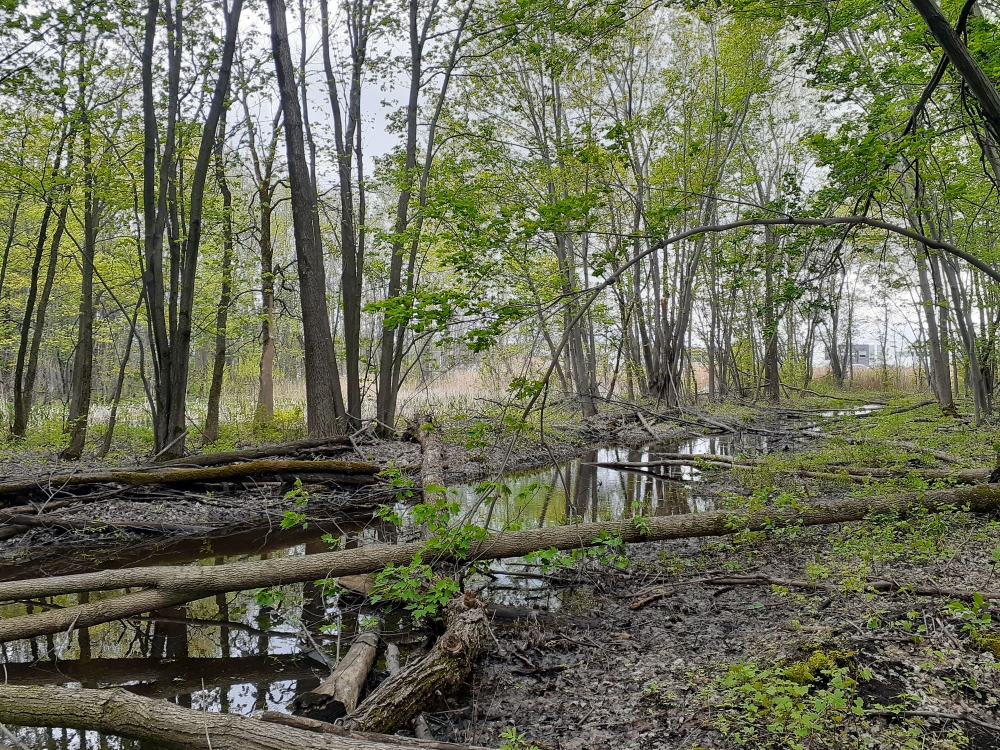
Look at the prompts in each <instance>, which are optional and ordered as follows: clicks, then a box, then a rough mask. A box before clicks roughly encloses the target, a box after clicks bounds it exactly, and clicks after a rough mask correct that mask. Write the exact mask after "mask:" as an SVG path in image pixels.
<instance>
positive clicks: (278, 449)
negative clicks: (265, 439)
mask: <svg viewBox="0 0 1000 750" xmlns="http://www.w3.org/2000/svg"><path fill="white" fill-rule="evenodd" d="M332 445H336V446H342V447H344V448H352V447H353V445H354V444H353V443H352V442H351V439H350V438H349V437H327V438H309V439H307V440H296V441H295V442H292V443H282V444H281V445H270V446H264V447H262V448H248V449H247V450H242V451H223V452H219V453H200V454H198V455H196V456H183V457H182V458H175V459H173V460H170V461H163V462H162V463H158V464H154V466H221V465H223V464H232V463H236V462H237V461H253V460H254V459H258V458H269V457H271V456H294V455H295V454H297V453H303V452H306V451H308V450H309V449H311V448H324V447H326V446H332ZM324 452H325V451H324Z"/></svg>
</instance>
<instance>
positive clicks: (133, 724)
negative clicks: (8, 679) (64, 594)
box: [0, 685, 426, 750]
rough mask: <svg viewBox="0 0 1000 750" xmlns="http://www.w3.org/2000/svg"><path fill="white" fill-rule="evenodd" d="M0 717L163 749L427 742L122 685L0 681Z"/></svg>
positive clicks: (345, 748)
mask: <svg viewBox="0 0 1000 750" xmlns="http://www.w3.org/2000/svg"><path fill="white" fill-rule="evenodd" d="M0 722H2V723H4V724H14V725H17V726H34V727H66V728H70V729H81V730H87V729H90V730H95V731H98V732H105V733H107V734H116V735H121V736H123V737H131V738H134V739H138V740H144V741H148V742H151V743H155V744H156V746H157V747H162V748H165V749H166V750H401V748H414V750H416V749H417V748H424V747H426V746H424V745H421V744H418V743H416V742H414V741H411V740H407V739H406V738H405V737H386V738H384V739H382V740H376V739H368V738H365V739H359V738H357V737H352V736H343V735H337V734H318V733H316V732H311V731H307V730H305V729H299V728H295V727H289V726H280V725H277V724H271V723H268V722H266V721H258V720H257V719H251V718H248V717H246V716H240V715H239V714H218V713H208V712H206V711H194V710H192V709H190V708H183V707H182V706H178V705H177V704H175V703H171V702H169V701H163V700H154V699H151V698H144V697H143V696H140V695H135V694H134V693H130V692H128V691H127V690H125V689H124V688H115V689H113V690H88V689H71V688H62V687H48V686H25V685H0Z"/></svg>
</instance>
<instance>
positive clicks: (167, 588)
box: [0, 484, 1000, 642]
mask: <svg viewBox="0 0 1000 750" xmlns="http://www.w3.org/2000/svg"><path fill="white" fill-rule="evenodd" d="M953 508H960V509H964V510H969V511H972V512H977V513H981V512H989V511H993V510H997V509H1000V484H987V485H978V486H974V487H959V488H956V489H949V490H931V491H927V492H920V493H908V494H902V495H896V496H892V497H883V498H866V497H858V498H847V499H844V500H839V501H836V502H829V503H816V504H813V505H802V506H798V507H768V508H763V509H761V510H759V511H756V512H754V513H749V514H747V515H746V516H740V515H739V513H738V512H737V511H734V510H719V511H710V512H707V513H692V514H688V515H679V516H653V517H650V518H646V519H643V523H642V524H638V525H637V524H635V523H633V522H632V520H631V519H624V520H621V521H609V522H593V523H581V524H571V525H567V526H547V527H544V528H540V529H525V530H521V531H509V532H501V533H498V534H493V535H491V536H489V537H487V538H485V539H483V540H480V541H477V542H474V543H473V544H472V545H470V547H469V552H468V555H467V557H466V558H465V559H467V560H496V559H503V558H508V557H523V556H524V555H527V554H529V553H531V552H536V551H538V550H544V549H560V550H567V549H577V548H581V547H589V546H593V545H594V544H595V542H596V540H597V538H598V536H599V535H601V534H619V535H620V536H621V538H622V540H623V541H625V542H629V543H634V542H646V541H655V540H661V539H684V538H689V537H709V536H727V535H730V534H735V533H738V532H740V531H743V530H749V531H765V530H768V529H773V528H778V527H782V526H790V525H793V526H816V525H821V524H831V523H845V522H849V521H858V520H861V519H862V518H864V517H865V516H867V515H869V514H887V513H893V512H899V513H907V512H911V511H915V510H928V511H937V510H942V509H953ZM417 552H424V553H425V554H426V550H424V545H423V543H422V542H411V543H408V544H399V545H371V546H368V547H361V548H359V549H351V550H342V551H337V552H325V553H320V554H316V555H295V556H290V557H282V558H275V559H271V560H256V561H250V562H237V563H229V564H226V565H216V566H185V567H155V566H150V567H141V568H123V569H120V570H103V571H97V572H94V573H82V574H77V575H68V576H54V577H51V578H38V579H30V580H20V581H7V582H3V583H0V601H12V600H19V599H35V598H38V597H45V596H58V595H61V594H68V593H75V592H82V591H98V590H109V589H124V588H130V587H131V588H137V587H148V588H144V589H143V590H141V591H136V592H133V593H130V594H125V595H123V596H119V597H116V598H113V599H100V600H97V601H93V602H90V603H87V604H81V605H76V606H72V607H66V608H64V609H60V610H52V611H48V612H40V613H35V614H31V615H23V616H20V617H12V618H8V619H5V620H0V642H5V641H12V640H16V639H18V638H27V637H30V636H35V635H46V634H48V633H58V632H65V631H66V630H69V629H72V628H74V627H89V626H92V625H99V624H101V623H104V622H112V621H114V620H121V619H125V618H128V617H132V616H134V615H139V614H142V613H144V612H149V611H151V610H156V609H161V608H164V607H173V606H177V605H179V604H184V603H185V602H190V601H194V600H196V599H202V598H204V597H207V596H214V595H216V594H221V593H226V592H229V591H242V590H246V589H253V588H259V587H261V586H278V585H281V584H286V583H301V582H303V581H315V580H317V579H319V578H332V577H337V576H346V575H358V574H361V573H372V572H375V571H379V570H382V569H383V568H385V567H386V566H387V565H389V564H394V565H404V564H408V563H409V562H410V561H411V560H412V559H413V556H414V554H416V553H417ZM425 562H431V560H430V559H425Z"/></svg>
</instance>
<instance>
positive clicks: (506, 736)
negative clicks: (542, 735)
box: [500, 727, 538, 750]
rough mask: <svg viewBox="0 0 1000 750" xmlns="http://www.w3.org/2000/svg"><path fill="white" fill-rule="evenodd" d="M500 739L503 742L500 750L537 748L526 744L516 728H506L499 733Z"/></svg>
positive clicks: (531, 749) (535, 749)
mask: <svg viewBox="0 0 1000 750" xmlns="http://www.w3.org/2000/svg"><path fill="white" fill-rule="evenodd" d="M500 739H501V740H503V742H501V743H500V750H538V746H537V745H532V744H531V743H530V742H528V740H526V739H525V737H524V735H523V734H521V733H520V732H518V731H517V728H516V727H507V728H506V729H505V730H503V731H502V732H501V733H500Z"/></svg>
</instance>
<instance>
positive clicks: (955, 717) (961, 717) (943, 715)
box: [865, 708, 1000, 733]
mask: <svg viewBox="0 0 1000 750" xmlns="http://www.w3.org/2000/svg"><path fill="white" fill-rule="evenodd" d="M865 714H866V715H868V716H886V717H892V716H912V717H922V718H927V719H942V720H945V721H967V722H969V723H970V724H975V725H976V726H980V727H983V728H984V729H989V730H991V731H993V732H998V733H1000V726H997V725H996V724H990V723H989V722H988V721H983V720H982V719H978V718H976V717H975V716H973V715H972V714H970V713H962V714H956V713H951V712H950V711H893V710H891V709H876V708H871V709H865Z"/></svg>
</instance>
